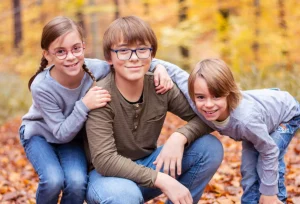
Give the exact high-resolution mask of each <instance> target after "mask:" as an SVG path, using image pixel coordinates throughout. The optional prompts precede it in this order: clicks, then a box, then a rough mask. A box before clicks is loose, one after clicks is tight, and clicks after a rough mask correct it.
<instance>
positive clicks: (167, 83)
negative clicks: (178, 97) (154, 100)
mask: <svg viewBox="0 0 300 204" xmlns="http://www.w3.org/2000/svg"><path fill="white" fill-rule="evenodd" d="M173 86H174V83H173V81H172V80H171V79H169V78H168V79H164V80H161V82H160V83H159V85H158V86H156V87H155V89H156V93H157V94H165V93H166V92H167V91H169V90H170V89H171V88H173Z"/></svg>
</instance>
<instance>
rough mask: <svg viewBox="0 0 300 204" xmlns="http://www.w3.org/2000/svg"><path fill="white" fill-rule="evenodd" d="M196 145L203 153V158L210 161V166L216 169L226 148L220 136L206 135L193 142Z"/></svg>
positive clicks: (200, 152)
mask: <svg viewBox="0 0 300 204" xmlns="http://www.w3.org/2000/svg"><path fill="white" fill-rule="evenodd" d="M192 146H195V147H197V148H195V150H197V151H198V152H199V154H200V155H203V159H205V160H206V162H207V163H209V165H208V168H210V169H211V170H213V171H216V170H217V169H218V168H219V166H220V165H221V163H222V160H223V156H224V150H223V146H222V143H221V142H220V140H219V139H218V138H216V137H215V136H213V135H210V134H208V135H204V136H202V137H200V138H198V139H197V140H195V141H194V142H193V143H192Z"/></svg>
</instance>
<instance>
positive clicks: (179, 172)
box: [176, 158, 182, 175]
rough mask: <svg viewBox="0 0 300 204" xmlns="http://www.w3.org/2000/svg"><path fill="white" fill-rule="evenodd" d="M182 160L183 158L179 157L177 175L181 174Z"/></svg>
mask: <svg viewBox="0 0 300 204" xmlns="http://www.w3.org/2000/svg"><path fill="white" fill-rule="evenodd" d="M181 161H182V158H178V159H177V161H176V164H177V166H176V168H177V175H181Z"/></svg>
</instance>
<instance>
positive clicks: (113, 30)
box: [103, 16, 157, 60]
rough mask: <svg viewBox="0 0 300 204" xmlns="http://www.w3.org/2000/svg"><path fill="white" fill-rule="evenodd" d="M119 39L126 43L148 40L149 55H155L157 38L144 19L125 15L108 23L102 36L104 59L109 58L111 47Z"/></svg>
mask: <svg viewBox="0 0 300 204" xmlns="http://www.w3.org/2000/svg"><path fill="white" fill-rule="evenodd" d="M121 40H123V42H126V43H128V44H135V43H137V42H140V43H143V44H146V42H149V43H150V45H151V47H152V53H151V56H152V57H155V54H156V51H157V39H156V36H155V33H154V32H153V30H152V28H151V27H150V26H149V24H148V23H146V22H145V21H144V20H142V19H140V18H138V17H136V16H126V17H121V18H118V19H116V20H115V21H113V22H112V23H111V24H110V25H109V27H108V28H107V30H106V31H105V33H104V36H103V52H104V57H105V59H106V60H111V48H112V46H113V45H115V44H116V43H118V42H120V41H121Z"/></svg>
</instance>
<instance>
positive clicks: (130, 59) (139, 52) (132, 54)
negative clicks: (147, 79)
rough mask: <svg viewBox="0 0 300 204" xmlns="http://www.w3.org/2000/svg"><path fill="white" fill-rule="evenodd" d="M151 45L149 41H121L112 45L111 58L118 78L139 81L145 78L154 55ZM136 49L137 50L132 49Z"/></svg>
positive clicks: (110, 62) (110, 61)
mask: <svg viewBox="0 0 300 204" xmlns="http://www.w3.org/2000/svg"><path fill="white" fill-rule="evenodd" d="M149 48H151V45H150V44H149V43H148V42H147V43H146V44H142V43H139V42H137V43H136V44H131V45H129V44H127V43H126V42H123V41H121V42H119V43H117V44H115V45H113V46H112V47H111V49H112V51H111V60H109V61H108V63H109V64H111V65H113V67H114V69H115V73H116V80H120V79H122V80H126V81H138V80H143V79H144V75H145V73H146V72H147V71H148V70H149V68H150V64H151V60H152V56H151V49H149ZM132 50H136V51H132Z"/></svg>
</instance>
